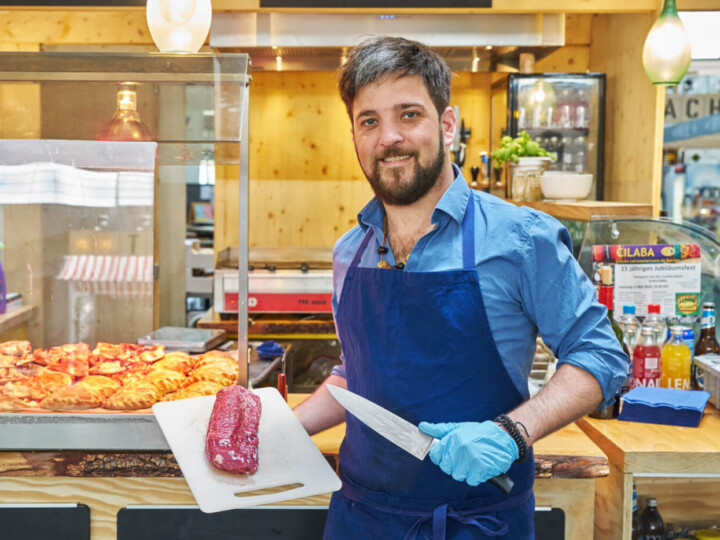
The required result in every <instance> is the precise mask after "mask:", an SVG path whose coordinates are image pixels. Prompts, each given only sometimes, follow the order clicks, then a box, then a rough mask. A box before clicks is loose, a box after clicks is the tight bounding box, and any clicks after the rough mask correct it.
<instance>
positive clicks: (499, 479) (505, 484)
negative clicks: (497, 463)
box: [488, 473, 515, 495]
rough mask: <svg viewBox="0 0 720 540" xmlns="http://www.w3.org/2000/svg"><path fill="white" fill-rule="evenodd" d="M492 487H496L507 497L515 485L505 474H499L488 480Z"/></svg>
mask: <svg viewBox="0 0 720 540" xmlns="http://www.w3.org/2000/svg"><path fill="white" fill-rule="evenodd" d="M488 482H490V483H491V484H492V485H494V486H497V487H498V488H499V489H500V491H502V492H503V493H504V494H505V495H508V494H509V493H510V490H511V489H512V488H513V486H514V485H515V482H513V480H512V478H510V477H509V476H508V475H507V474H505V473H503V474H499V475H498V476H495V477H493V478H491V479H490V480H488Z"/></svg>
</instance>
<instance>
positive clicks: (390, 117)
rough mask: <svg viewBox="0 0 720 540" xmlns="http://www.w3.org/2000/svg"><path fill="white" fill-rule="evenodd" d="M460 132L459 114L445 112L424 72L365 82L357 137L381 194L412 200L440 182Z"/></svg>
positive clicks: (389, 199)
mask: <svg viewBox="0 0 720 540" xmlns="http://www.w3.org/2000/svg"><path fill="white" fill-rule="evenodd" d="M454 134H455V115H454V113H453V110H452V109H451V108H450V107H447V108H446V109H445V111H443V114H442V116H441V117H440V118H438V112H437V110H436V109H435V105H434V104H433V102H432V99H431V98H430V94H429V93H428V91H427V88H426V87H425V84H424V83H423V80H422V78H421V77H420V76H419V75H409V76H405V77H393V78H390V79H387V80H383V81H381V82H375V83H371V84H369V85H367V86H364V87H362V88H361V89H360V90H359V91H358V93H357V95H356V96H355V101H353V140H354V142H355V151H356V152H357V156H358V160H359V161H360V166H361V167H362V169H363V172H364V173H365V176H366V177H367V179H368V181H369V182H370V186H371V187H372V188H373V190H374V191H375V195H376V196H377V197H378V198H379V199H380V200H381V201H383V202H385V203H387V204H392V205H408V204H412V203H414V202H415V201H417V200H418V199H420V198H422V197H423V196H424V195H425V194H426V193H427V192H428V191H430V189H431V188H432V187H433V186H434V185H435V183H436V182H437V180H438V177H439V176H440V173H441V172H442V170H443V167H444V166H445V164H446V159H447V153H446V150H445V148H446V146H447V145H448V144H450V143H451V142H452V140H453V136H454Z"/></svg>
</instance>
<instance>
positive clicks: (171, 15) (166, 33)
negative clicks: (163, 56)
mask: <svg viewBox="0 0 720 540" xmlns="http://www.w3.org/2000/svg"><path fill="white" fill-rule="evenodd" d="M145 14H146V17H147V23H148V27H149V28H150V35H151V36H152V38H153V41H154V42H155V45H157V48H158V49H160V52H164V53H196V52H198V51H199V50H200V47H202V45H203V43H205V38H206V37H207V35H208V32H209V31H210V20H211V19H212V7H211V5H210V0H148V2H147V9H146V12H145Z"/></svg>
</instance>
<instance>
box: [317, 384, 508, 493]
mask: <svg viewBox="0 0 720 540" xmlns="http://www.w3.org/2000/svg"><path fill="white" fill-rule="evenodd" d="M325 386H326V387H327V389H328V390H329V391H330V394H332V396H333V397H334V398H335V400H336V401H337V402H338V403H339V404H340V405H342V406H343V407H344V408H345V410H346V411H347V412H349V413H350V414H352V415H353V416H354V417H355V418H357V419H358V420H360V421H361V422H362V423H363V424H365V425H366V426H368V427H369V428H370V429H372V430H373V431H375V432H377V433H378V434H380V435H382V436H383V437H385V438H386V439H387V440H389V441H390V442H391V443H393V444H395V445H397V446H399V447H400V448H402V449H403V450H405V451H406V452H408V453H410V454H412V455H413V456H415V457H416V458H418V459H420V460H423V459H425V457H426V456H427V455H428V453H429V452H430V450H432V448H433V446H435V445H436V444H437V443H438V442H439V440H438V439H436V438H434V437H431V436H430V435H427V434H425V433H423V432H422V431H420V429H419V428H418V427H417V426H416V425H415V424H413V423H411V422H408V421H407V420H405V419H404V418H401V417H399V416H398V415H396V414H394V413H392V412H390V411H388V410H387V409H385V408H384V407H381V406H380V405H378V404H377V403H373V402H372V401H370V400H369V399H365V398H364V397H362V396H359V395H357V394H355V393H354V392H351V391H349V390H346V389H344V388H340V387H339V386H335V385H333V384H326V385H325ZM489 482H490V483H492V484H493V485H495V486H497V487H498V488H500V489H501V490H502V491H503V493H505V494H506V495H507V494H508V493H510V490H511V489H512V487H513V484H514V482H513V481H512V479H511V478H510V477H509V476H508V475H506V474H501V475H499V476H496V477H494V478H491V479H490V480H489Z"/></svg>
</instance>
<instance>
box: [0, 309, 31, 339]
mask: <svg viewBox="0 0 720 540" xmlns="http://www.w3.org/2000/svg"><path fill="white" fill-rule="evenodd" d="M35 311H37V310H36V308H35V306H21V307H19V308H17V309H13V310H12V311H8V312H7V313H3V314H2V315H0V341H14V340H23V339H28V324H29V322H30V320H31V318H32V317H33V316H34V314H35Z"/></svg>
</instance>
